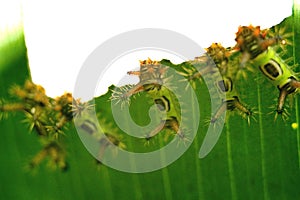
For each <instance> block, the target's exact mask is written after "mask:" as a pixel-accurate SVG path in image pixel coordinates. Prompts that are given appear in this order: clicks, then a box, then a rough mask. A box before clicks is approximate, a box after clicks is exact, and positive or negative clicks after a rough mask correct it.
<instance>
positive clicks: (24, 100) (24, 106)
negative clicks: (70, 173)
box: [0, 80, 73, 170]
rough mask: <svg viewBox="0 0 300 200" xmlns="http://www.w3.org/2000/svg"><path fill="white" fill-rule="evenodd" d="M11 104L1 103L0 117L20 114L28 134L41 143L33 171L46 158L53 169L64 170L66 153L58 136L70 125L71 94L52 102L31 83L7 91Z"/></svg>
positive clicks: (31, 163)
mask: <svg viewBox="0 0 300 200" xmlns="http://www.w3.org/2000/svg"><path fill="white" fill-rule="evenodd" d="M9 93H10V95H11V96H12V97H13V99H14V100H11V101H10V102H9V103H7V101H1V105H0V114H1V115H4V114H7V113H12V112H23V113H24V116H25V119H24V120H23V121H22V122H23V123H26V124H27V125H28V129H29V131H30V132H31V131H33V130H34V131H35V132H36V133H37V135H38V136H39V138H40V139H41V141H42V145H43V148H42V150H41V151H40V152H39V153H37V154H36V155H35V156H34V157H33V159H32V160H31V162H30V168H31V169H33V168H35V167H36V166H37V165H39V164H40V163H41V162H42V161H43V160H45V159H46V158H48V160H49V163H50V165H52V167H54V166H57V167H58V168H60V169H62V170H66V169H67V163H66V161H65V157H66V155H65V150H64V149H63V148H64V145H63V144H62V140H61V139H60V138H59V136H61V135H63V134H64V132H65V128H66V126H68V124H69V123H70V122H71V121H72V119H73V113H72V107H71V105H72V101H73V97H72V94H70V93H65V94H63V95H62V96H60V97H57V98H55V99H53V98H50V97H48V96H47V95H46V93H45V89H44V88H43V87H42V86H40V85H37V84H34V83H33V82H32V81H30V80H26V81H25V83H24V85H22V86H20V85H14V86H12V87H11V88H10V90H9Z"/></svg>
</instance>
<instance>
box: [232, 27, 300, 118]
mask: <svg viewBox="0 0 300 200" xmlns="http://www.w3.org/2000/svg"><path fill="white" fill-rule="evenodd" d="M265 35H266V34H265V33H264V32H262V31H261V30H260V28H259V26H257V27H253V26H241V27H239V30H238V32H237V33H236V41H237V48H238V49H239V51H241V53H242V55H243V56H245V55H246V56H247V57H248V58H249V60H250V61H251V62H252V64H253V65H254V66H256V67H257V68H259V69H260V71H261V72H262V73H263V75H264V76H265V77H267V79H268V80H270V81H271V83H272V84H273V85H274V86H276V87H277V88H278V90H279V97H278V103H277V108H276V115H275V118H276V117H277V115H278V114H284V115H286V113H285V109H284V103H285V99H286V97H287V96H288V95H289V94H294V93H297V92H298V91H299V88H300V82H299V80H298V77H297V76H296V75H295V73H294V72H293V71H292V70H291V68H290V67H289V66H288V65H287V64H286V63H285V62H284V61H283V60H282V59H281V58H280V57H279V55H278V54H277V53H276V52H275V50H274V49H273V48H272V46H274V45H279V44H282V43H286V40H285V39H283V38H282V37H279V36H277V37H276V36H275V37H273V38H266V36H265Z"/></svg>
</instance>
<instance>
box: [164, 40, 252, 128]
mask: <svg viewBox="0 0 300 200" xmlns="http://www.w3.org/2000/svg"><path fill="white" fill-rule="evenodd" d="M231 51H232V50H231V49H230V48H225V47H223V46H222V45H221V44H219V43H213V44H212V45H211V46H210V47H208V48H207V49H206V53H205V54H204V55H202V56H200V57H196V58H195V59H194V60H190V61H188V62H185V63H182V64H179V65H177V66H175V69H176V70H177V72H178V73H179V74H180V75H183V76H184V77H185V78H186V80H187V81H188V82H189V83H190V84H192V85H193V86H194V88H195V81H197V80H201V78H203V77H204V76H206V79H205V81H206V84H207V85H214V86H215V87H216V88H217V89H216V90H212V93H211V98H216V97H219V99H220V97H223V96H226V98H225V99H223V100H222V102H220V107H219V108H218V110H217V111H216V112H215V113H214V115H213V116H212V118H211V120H210V123H216V122H217V120H218V118H219V117H220V116H221V115H222V114H223V113H224V112H225V111H226V110H228V111H237V113H238V114H240V115H241V116H242V117H243V118H246V119H247V121H248V123H250V118H251V117H253V114H254V112H253V111H252V110H251V109H250V108H248V107H247V106H245V105H244V104H243V103H241V101H240V100H239V98H238V93H237V90H236V89H235V87H234V84H233V80H235V76H236V71H235V69H236V67H235V65H234V64H235V63H236V60H234V59H232V58H231V57H230V56H231V54H232V53H231ZM164 63H167V61H166V60H164ZM224 94H225V95H224Z"/></svg>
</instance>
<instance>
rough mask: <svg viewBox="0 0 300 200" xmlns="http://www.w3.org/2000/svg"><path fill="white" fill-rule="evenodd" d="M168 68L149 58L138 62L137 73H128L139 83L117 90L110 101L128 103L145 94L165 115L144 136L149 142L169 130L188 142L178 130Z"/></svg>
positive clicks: (177, 113)
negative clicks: (129, 99) (137, 95)
mask: <svg viewBox="0 0 300 200" xmlns="http://www.w3.org/2000/svg"><path fill="white" fill-rule="evenodd" d="M168 70H169V68H168V67H167V66H166V65H163V64H161V63H160V62H159V61H152V60H151V59H150V58H148V59H147V60H143V61H140V70H139V71H129V72H128V74H129V75H137V76H139V79H140V81H139V82H138V83H137V84H136V85H133V86H130V87H128V86H125V87H126V89H125V87H122V88H121V89H120V88H117V89H115V90H114V91H113V93H112V98H111V99H112V101H116V102H120V101H122V100H123V101H125V102H128V98H129V97H131V96H132V95H134V94H138V93H140V92H146V93H147V95H148V96H149V97H150V98H151V99H152V101H153V103H154V104H156V106H157V109H158V110H159V111H161V112H163V113H165V115H164V117H162V118H161V119H160V120H161V122H160V123H159V125H158V126H157V127H156V128H154V129H153V130H152V131H151V132H150V133H148V134H147V135H146V136H145V139H146V140H147V141H149V140H150V139H151V138H153V137H154V136H155V135H157V134H158V133H159V131H160V130H162V129H165V128H166V129H169V130H172V131H174V132H175V133H176V135H177V136H178V137H179V138H180V139H182V140H184V141H186V140H188V139H187V137H186V134H185V133H184V132H183V131H182V129H181V128H180V121H181V110H180V105H179V102H178V100H177V98H176V96H175V95H174V94H173V92H172V91H170V88H172V82H174V81H171V79H172V75H170V74H169V73H168Z"/></svg>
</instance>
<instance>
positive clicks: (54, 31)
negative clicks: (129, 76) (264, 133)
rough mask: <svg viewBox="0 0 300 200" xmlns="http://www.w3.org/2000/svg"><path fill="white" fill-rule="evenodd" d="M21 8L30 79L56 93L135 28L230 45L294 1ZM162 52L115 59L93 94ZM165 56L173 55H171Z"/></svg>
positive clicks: (278, 17)
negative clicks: (99, 50)
mask: <svg viewBox="0 0 300 200" xmlns="http://www.w3.org/2000/svg"><path fill="white" fill-rule="evenodd" d="M22 7H23V17H24V18H23V20H24V28H25V37H26V44H27V47H28V56H29V62H30V68H31V73H32V77H33V81H34V82H35V83H37V84H41V85H43V86H44V87H45V88H46V91H47V94H48V95H50V96H52V97H55V96H58V95H61V94H62V93H63V92H65V91H70V92H72V91H73V87H74V83H75V81H76V77H77V74H78V72H79V70H80V67H81V65H82V64H83V62H84V61H85V59H86V58H87V56H88V55H89V54H90V53H91V52H92V51H93V50H94V49H95V48H96V47H97V46H99V45H100V44H101V43H102V42H104V41H105V40H107V39H109V38H111V37H113V36H115V35H117V34H120V33H122V32H125V31H130V30H133V29H138V28H163V29H169V30H173V31H176V32H179V33H181V34H184V35H186V36H187V37H189V38H191V39H192V40H194V41H195V42H197V43H198V44H199V45H200V46H202V47H203V48H205V47H208V46H209V45H210V44H211V43H212V42H220V43H221V44H222V45H223V46H233V45H234V42H235V41H234V38H235V33H236V31H237V28H238V26H239V25H249V24H250V23H251V24H253V25H260V26H261V27H262V28H267V27H270V26H272V25H275V24H277V23H279V22H281V21H282V20H283V19H284V18H285V17H288V16H290V15H291V13H292V0H247V1H246V0H205V1H203V0H198V1H196V0H186V1H175V0H172V1H169V0H167V1H166V0H164V1H163V0H160V1H158V0H152V1H141V0H139V1H138V0H126V1H115V0H112V1H87V0H79V1H75V0H71V1H69V0H68V1H62V0H60V1H56V0H52V1H34V0H24V1H23V2H22ZM0 11H1V10H0ZM148 53H149V52H148ZM165 56H168V55H165V54H164V55H160V53H158V52H154V53H149V54H148V55H142V54H137V56H132V55H131V56H129V57H130V58H129V57H128V59H124V62H116V63H115V64H114V65H113V67H112V68H115V69H116V70H115V71H110V72H109V73H107V75H106V76H105V77H106V79H107V81H104V82H105V83H102V84H101V87H100V88H98V90H97V91H96V92H95V95H96V96H98V95H100V94H101V93H104V92H105V91H106V88H107V87H108V86H109V85H110V84H112V83H114V84H117V83H118V82H119V79H120V77H122V76H124V73H126V71H127V70H130V69H134V68H138V67H139V62H138V60H142V59H146V58H147V57H151V58H153V59H158V60H160V59H161V58H166V57H165ZM167 58H168V59H170V60H173V61H174V60H175V59H176V58H175V57H172V56H171V55H170V57H167ZM179 61H180V60H177V61H176V60H175V61H174V62H179ZM127 68H128V69H127Z"/></svg>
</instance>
